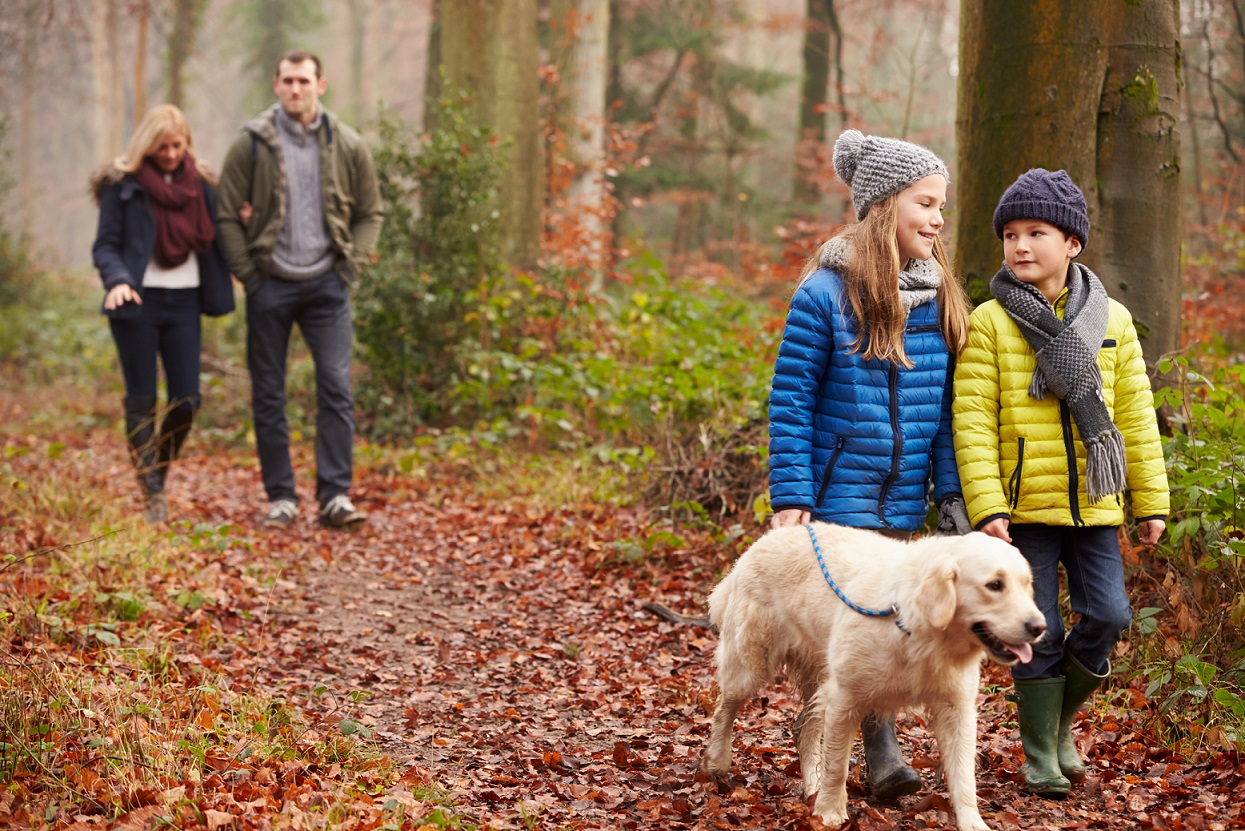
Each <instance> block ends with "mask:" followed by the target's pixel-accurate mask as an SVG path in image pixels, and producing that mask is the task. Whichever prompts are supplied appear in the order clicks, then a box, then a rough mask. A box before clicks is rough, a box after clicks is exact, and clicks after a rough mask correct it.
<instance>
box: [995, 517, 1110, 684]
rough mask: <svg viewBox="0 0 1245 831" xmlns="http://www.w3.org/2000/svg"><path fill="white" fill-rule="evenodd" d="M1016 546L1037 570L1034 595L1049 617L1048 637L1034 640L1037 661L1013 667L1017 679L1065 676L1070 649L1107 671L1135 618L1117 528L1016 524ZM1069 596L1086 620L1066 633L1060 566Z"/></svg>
mask: <svg viewBox="0 0 1245 831" xmlns="http://www.w3.org/2000/svg"><path fill="white" fill-rule="evenodd" d="M1008 530H1009V532H1010V533H1011V536H1012V544H1013V545H1015V546H1016V547H1017V548H1019V549H1020V552H1021V553H1022V554H1024V555H1025V559H1027V560H1028V561H1029V565H1030V567H1031V568H1032V569H1033V599H1034V601H1036V603H1037V605H1038V608H1039V609H1041V610H1042V614H1044V615H1046V625H1047V627H1049V628H1048V629H1047V631H1046V637H1045V638H1043V639H1042V641H1041V643H1038V644H1034V647H1033V660H1032V661H1030V662H1029V663H1027V664H1016V666H1014V667H1012V678H1014V679H1015V680H1017V681H1029V680H1034V679H1037V678H1053V677H1055V676H1057V675H1063V674H1064V672H1063V659H1064V655H1065V654H1067V653H1069V652H1070V653H1072V654H1073V655H1075V656H1076V658H1077V660H1079V661H1080V662H1081V663H1082V664H1083V665H1084V666H1085V668H1086V669H1089V670H1092V671H1094V672H1098V673H1101V672H1105V671H1106V669H1107V665H1108V659H1110V657H1111V650H1112V649H1113V648H1114V647H1115V644H1116V643H1117V642H1118V641H1119V639H1120V635H1121V634H1122V633H1123V632H1124V630H1125V629H1127V628H1128V624H1129V622H1130V621H1131V620H1132V611H1131V610H1130V609H1129V605H1128V592H1127V590H1126V588H1125V585H1124V562H1123V560H1122V558H1121V557H1120V543H1119V538H1118V537H1117V536H1116V528H1115V527H1114V526H1086V527H1082V528H1071V527H1064V526H1057V525H1013V526H1011V528H1010V529H1008ZM1060 563H1062V564H1063V568H1064V574H1065V576H1066V577H1067V581H1068V599H1069V601H1070V602H1071V604H1072V611H1074V612H1076V613H1077V614H1078V615H1080V620H1078V621H1077V622H1076V625H1075V626H1073V627H1072V630H1071V631H1070V632H1068V633H1067V636H1066V638H1065V635H1064V624H1063V617H1062V616H1061V615H1060V614H1059V564H1060Z"/></svg>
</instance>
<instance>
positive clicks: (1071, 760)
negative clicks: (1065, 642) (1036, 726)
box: [1058, 653, 1111, 783]
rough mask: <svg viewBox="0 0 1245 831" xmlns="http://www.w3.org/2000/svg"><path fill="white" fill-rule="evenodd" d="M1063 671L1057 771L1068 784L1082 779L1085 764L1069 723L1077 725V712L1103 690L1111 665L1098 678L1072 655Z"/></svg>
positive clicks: (1069, 655)
mask: <svg viewBox="0 0 1245 831" xmlns="http://www.w3.org/2000/svg"><path fill="white" fill-rule="evenodd" d="M1063 671H1064V673H1065V680H1064V685H1063V706H1062V707H1061V708H1060V710H1059V742H1058V747H1059V769H1060V770H1061V771H1063V775H1064V776H1066V777H1068V781H1069V782H1074V783H1075V782H1080V781H1082V780H1083V779H1084V778H1085V760H1084V759H1082V758H1081V753H1080V751H1078V750H1077V749H1076V745H1075V744H1074V743H1073V741H1072V723H1073V722H1074V721H1076V713H1077V710H1079V709H1080V708H1081V705H1082V704H1084V703H1085V701H1086V700H1087V699H1088V698H1089V697H1090V696H1091V695H1093V693H1094V690H1096V689H1098V688H1099V687H1101V686H1102V682H1103V681H1105V680H1107V676H1108V675H1110V674H1111V665H1110V664H1107V671H1106V672H1104V673H1103V674H1102V675H1097V674H1095V673H1092V672H1090V671H1089V670H1088V669H1086V668H1085V665H1084V664H1082V663H1081V662H1080V661H1078V660H1077V659H1076V656H1074V655H1073V654H1072V653H1068V655H1067V656H1066V657H1065V658H1064V662H1063Z"/></svg>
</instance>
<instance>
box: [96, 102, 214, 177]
mask: <svg viewBox="0 0 1245 831" xmlns="http://www.w3.org/2000/svg"><path fill="white" fill-rule="evenodd" d="M165 133H179V134H180V135H182V136H183V137H184V138H185V139H186V152H187V153H189V154H190V155H191V156H192V157H193V158H194V160H195V163H196V164H198V162H199V156H198V154H197V153H195V140H194V136H192V135H191V134H190V123H189V122H188V121H186V115H185V114H184V113H183V112H182V111H181V110H179V109H178V108H177V107H175V106H173V105H172V104H158V105H156V106H154V107H152V108H151V109H149V110H148V111H147V112H146V114H144V115H143V119H142V121H140V122H138V125H137V126H136V127H135V128H134V135H132V136H130V143H129V145H128V146H127V147H126V148H125V153H124V154H123V155H120V156H118V157H117V158H116V159H115V160H114V161H113V163H112V166H113V167H114V168H116V169H117V170H118V171H120V172H122V173H133V172H134V171H136V170H138V169H139V168H140V167H142V166H143V159H145V158H147V157H148V156H150V155H151V154H152V153H154V152H156V150H157V148H159V147H160V141H161V140H162V139H163V138H164V135H165Z"/></svg>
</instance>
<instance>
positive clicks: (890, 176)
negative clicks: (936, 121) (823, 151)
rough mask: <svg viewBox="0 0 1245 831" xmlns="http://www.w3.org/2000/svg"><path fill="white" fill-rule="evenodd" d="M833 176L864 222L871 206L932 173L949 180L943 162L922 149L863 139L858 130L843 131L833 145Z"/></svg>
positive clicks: (874, 138)
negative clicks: (845, 188) (848, 192)
mask: <svg viewBox="0 0 1245 831" xmlns="http://www.w3.org/2000/svg"><path fill="white" fill-rule="evenodd" d="M834 172H835V173H837V174H839V178H840V179H842V180H843V181H844V182H845V183H847V186H848V187H849V188H851V189H852V204H853V205H855V206H856V218H857V219H864V218H865V215H866V214H868V213H869V209H870V208H872V207H873V206H874V205H876V204H877V203H879V202H881V201H882V200H883V199H885V198H886V197H888V196H891V195H892V194H896V193H899V191H901V190H903V189H904V188H906V187H908V185H910V184H912V183H913V182H915V181H917V180H918V179H924V178H925V177H926V176H929V175H930V174H931V173H941V174H942V175H943V176H944V177H945V178H946V179H947V180H948V181H950V179H951V177H950V176H949V175H948V174H947V166H946V165H945V164H943V163H942V159H940V158H938V157H937V156H935V155H934V154H933V153H931V152H930V151H928V150H926V149H925V148H924V147H922V146H921V145H919V144H912V143H910V142H907V141H900V140H899V139H892V138H882V137H880V136H866V135H865V134H864V133H862V132H860V131H859V130H844V131H843V134H842V135H841V136H839V138H838V140H837V141H835V143H834Z"/></svg>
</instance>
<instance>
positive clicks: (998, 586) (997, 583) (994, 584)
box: [986, 580, 1003, 592]
mask: <svg viewBox="0 0 1245 831" xmlns="http://www.w3.org/2000/svg"><path fill="white" fill-rule="evenodd" d="M986 588H987V589H989V590H990V591H992V592H1001V591H1003V581H1002V580H991V581H990V582H989V583H986Z"/></svg>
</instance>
